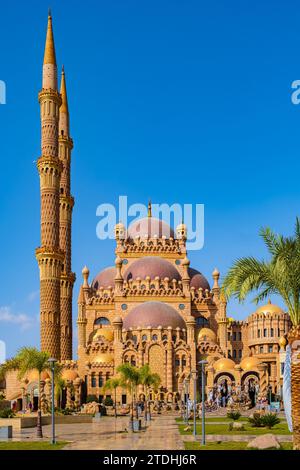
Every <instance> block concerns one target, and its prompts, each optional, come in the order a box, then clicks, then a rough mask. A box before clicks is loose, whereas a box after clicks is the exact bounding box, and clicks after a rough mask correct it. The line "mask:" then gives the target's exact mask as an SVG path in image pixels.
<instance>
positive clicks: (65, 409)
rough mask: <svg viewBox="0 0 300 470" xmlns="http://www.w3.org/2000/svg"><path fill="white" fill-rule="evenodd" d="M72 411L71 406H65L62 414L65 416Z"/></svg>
mask: <svg viewBox="0 0 300 470" xmlns="http://www.w3.org/2000/svg"><path fill="white" fill-rule="evenodd" d="M72 413H73V410H71V408H64V409H63V410H61V414H63V415H65V416H68V415H71V414H72Z"/></svg>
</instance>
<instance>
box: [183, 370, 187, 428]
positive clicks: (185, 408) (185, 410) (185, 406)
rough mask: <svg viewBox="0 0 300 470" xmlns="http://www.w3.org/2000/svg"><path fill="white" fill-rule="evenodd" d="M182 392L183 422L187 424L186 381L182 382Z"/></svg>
mask: <svg viewBox="0 0 300 470" xmlns="http://www.w3.org/2000/svg"><path fill="white" fill-rule="evenodd" d="M183 390H184V420H185V421H186V424H187V379H186V378H185V379H184V381H183Z"/></svg>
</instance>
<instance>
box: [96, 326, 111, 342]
mask: <svg viewBox="0 0 300 470" xmlns="http://www.w3.org/2000/svg"><path fill="white" fill-rule="evenodd" d="M101 337H102V338H105V339H106V340H107V341H113V339H114V332H113V330H111V329H110V328H98V329H97V330H96V331H95V332H94V335H93V341H97V340H98V339H100V338H101Z"/></svg>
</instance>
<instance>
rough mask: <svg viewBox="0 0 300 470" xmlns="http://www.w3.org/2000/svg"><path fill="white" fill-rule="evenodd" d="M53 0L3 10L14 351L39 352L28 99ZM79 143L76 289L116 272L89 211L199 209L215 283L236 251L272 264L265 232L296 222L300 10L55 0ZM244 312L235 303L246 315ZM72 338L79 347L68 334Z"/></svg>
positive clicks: (4, 172)
mask: <svg viewBox="0 0 300 470" xmlns="http://www.w3.org/2000/svg"><path fill="white" fill-rule="evenodd" d="M48 6H49V1H48V0H47V1H44V0H42V1H41V0H30V1H28V2H16V1H12V2H5V3H4V2H2V5H1V29H0V41H1V61H0V80H4V81H5V82H6V85H7V104H6V105H1V106H0V126H1V127H0V129H1V140H0V155H1V172H0V213H1V235H0V241H1V243H0V247H1V271H2V272H1V283H0V339H1V338H2V339H3V340H5V341H6V342H7V345H8V355H11V354H13V353H14V352H15V351H16V349H17V348H18V347H20V346H22V345H24V344H37V345H38V343H39V325H38V313H39V300H38V288H39V281H38V268H37V264H36V261H35V257H34V250H35V248H36V247H37V246H38V245H39V242H40V240H39V179H38V173H37V170H36V167H35V164H34V163H33V161H34V160H36V159H37V158H38V156H39V154H40V122H39V105H38V101H37V94H38V91H39V90H40V88H41V66H42V57H43V48H44V40H45V31H46V21H47V10H48ZM50 6H51V9H52V14H53V23H54V34H55V42H56V53H57V59H58V63H59V66H61V65H62V64H63V63H64V65H65V69H66V74H67V85H68V93H69V104H70V110H71V125H72V137H73V139H74V142H75V148H74V151H73V161H72V192H73V194H74V196H75V199H76V205H75V209H74V224H73V268H74V270H75V271H76V274H77V278H78V280H77V282H76V285H75V295H74V299H75V301H74V320H75V321H76V314H77V312H76V297H77V294H78V288H79V283H80V280H81V275H80V272H81V268H82V267H83V265H84V264H87V265H88V266H89V268H90V271H91V274H92V275H94V274H96V273H97V272H98V271H99V270H101V268H103V267H105V266H107V265H111V264H112V263H113V260H114V254H113V246H114V243H113V242H112V241H104V242H103V241H102V242H101V241H99V240H98V239H97V238H96V235H95V229H96V223H97V218H96V215H95V212H96V207H97V206H98V204H100V203H102V202H110V203H113V204H114V203H116V202H117V198H118V196H119V195H128V197H129V203H135V202H147V200H148V198H149V197H151V199H152V200H153V202H158V203H161V202H167V203H170V204H172V203H174V202H181V203H203V204H205V246H204V248H203V250H201V251H199V252H193V253H191V256H190V258H191V261H192V265H193V266H195V267H197V268H198V269H200V270H201V271H202V272H203V273H204V274H205V275H206V276H207V277H208V278H209V280H211V272H212V270H213V268H214V267H215V266H217V267H218V268H219V269H220V271H221V273H222V274H224V273H225V272H226V270H227V268H228V266H229V265H230V263H232V261H233V260H234V259H235V258H236V257H239V256H243V255H255V256H262V257H263V256H265V254H266V253H265V251H264V248H263V245H262V243H261V241H260V240H259V238H258V235H257V234H258V231H259V228H260V227H261V226H262V225H269V226H271V227H272V228H274V229H275V230H276V231H279V232H283V233H289V232H291V230H292V228H293V225H294V221H295V217H296V215H297V214H299V202H300V195H299V170H300V164H299V154H300V142H299V129H300V106H295V105H293V104H292V103H291V83H292V81H293V80H296V79H300V56H299V50H300V29H299V18H300V5H299V2H296V1H286V2H282V1H278V0H277V1H274V0H273V1H271V0H269V1H266V0H262V1H260V2H253V1H243V2H241V1H238V0H235V1H230V2H228V1H225V0H222V1H221V0H215V1H214V2H207V1H206V2H204V1H200V0H195V1H191V0H185V1H169V0H160V1H157V0H152V1H151V2H150V1H143V2H141V1H130V0H119V1H117V0H111V1H109V2H107V1H105V2H104V1H99V0H97V1H96V0H94V1H92V0H87V1H86V2H82V1H80V2H79V1H74V0H72V1H70V0H69V1H64V2H61V1H58V0H52V1H51V5H50ZM253 309H254V307H253V304H251V303H250V300H249V302H246V303H245V304H244V305H242V306H240V305H237V304H236V303H235V302H231V303H230V306H229V311H228V314H229V315H230V316H234V317H236V318H244V317H246V316H247V315H248V314H249V313H251V312H252V311H253ZM75 342H76V338H75Z"/></svg>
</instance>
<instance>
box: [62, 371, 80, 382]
mask: <svg viewBox="0 0 300 470" xmlns="http://www.w3.org/2000/svg"><path fill="white" fill-rule="evenodd" d="M77 377H78V374H77V372H76V371H75V370H71V369H65V370H64V371H63V373H62V378H63V379H64V380H75V379H77Z"/></svg>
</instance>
